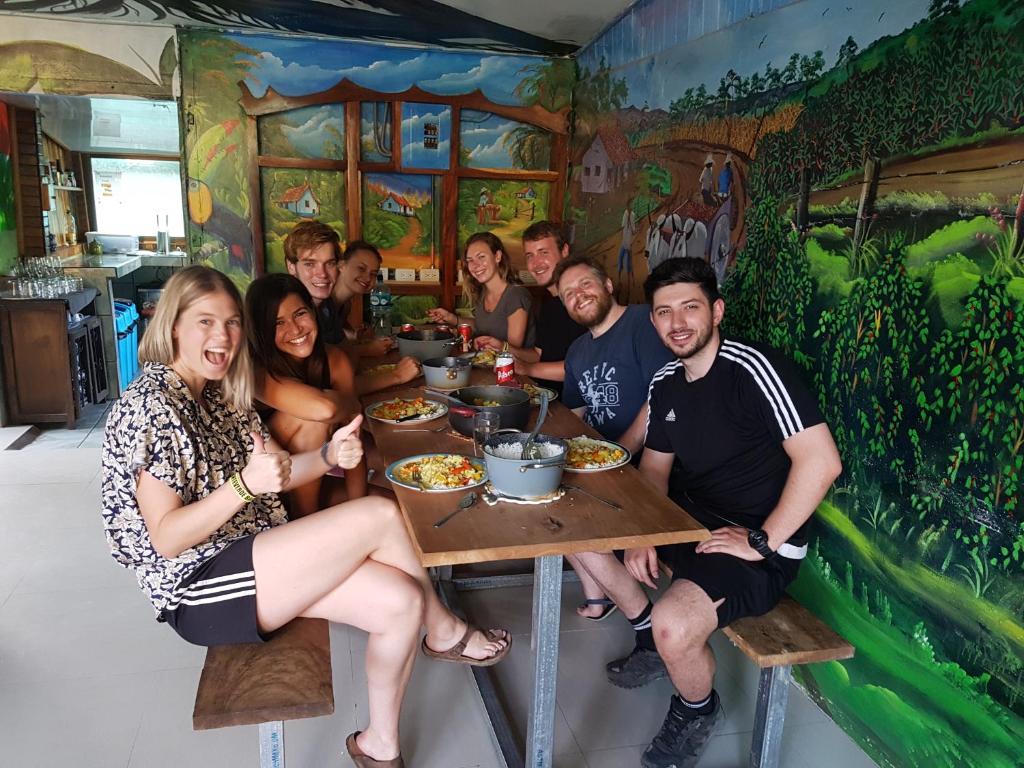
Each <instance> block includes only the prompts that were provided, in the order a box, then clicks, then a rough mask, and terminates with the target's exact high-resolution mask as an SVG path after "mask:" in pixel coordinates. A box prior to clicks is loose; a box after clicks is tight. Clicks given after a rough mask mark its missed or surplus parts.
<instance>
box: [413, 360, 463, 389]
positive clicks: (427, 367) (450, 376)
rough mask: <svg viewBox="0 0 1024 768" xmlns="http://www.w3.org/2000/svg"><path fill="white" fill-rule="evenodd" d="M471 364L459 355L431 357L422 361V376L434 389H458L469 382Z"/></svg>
mask: <svg viewBox="0 0 1024 768" xmlns="http://www.w3.org/2000/svg"><path fill="white" fill-rule="evenodd" d="M472 371H473V366H472V364H471V363H470V361H469V360H466V359H464V358H461V357H433V358H431V359H430V360H424V361H423V377H424V379H426V383H427V386H428V387H433V388H434V389H459V388H460V387H465V386H466V385H467V384H469V375H470V373H472Z"/></svg>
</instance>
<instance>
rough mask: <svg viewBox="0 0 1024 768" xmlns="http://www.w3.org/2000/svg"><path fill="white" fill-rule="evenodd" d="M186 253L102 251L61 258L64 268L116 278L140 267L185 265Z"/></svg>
mask: <svg viewBox="0 0 1024 768" xmlns="http://www.w3.org/2000/svg"><path fill="white" fill-rule="evenodd" d="M188 263H189V258H188V254H186V253H185V252H184V251H171V252H170V253H153V252H152V251H133V252H131V253H104V254H101V255H92V254H88V253H86V254H81V255H79V256H71V257H68V258H66V259H62V260H61V264H62V266H63V267H64V269H65V270H69V271H79V270H89V271H90V272H92V273H93V275H94V276H95V277H107V278H112V279H117V278H120V277H124V276H125V275H128V274H131V273H132V272H134V271H135V270H137V269H139V268H140V267H175V268H178V267H185V266H188Z"/></svg>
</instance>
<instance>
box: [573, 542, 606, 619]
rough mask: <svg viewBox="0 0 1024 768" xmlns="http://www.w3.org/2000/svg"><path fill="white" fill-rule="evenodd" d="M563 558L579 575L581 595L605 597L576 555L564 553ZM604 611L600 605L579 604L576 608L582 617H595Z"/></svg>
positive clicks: (591, 597) (588, 598)
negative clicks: (581, 587) (581, 588)
mask: <svg viewBox="0 0 1024 768" xmlns="http://www.w3.org/2000/svg"><path fill="white" fill-rule="evenodd" d="M565 559H566V560H568V561H569V564H570V565H572V567H573V568H574V569H575V570H576V574H577V575H578V576H579V577H580V584H581V585H582V586H583V597H584V599H586V600H600V599H602V598H604V597H605V593H604V590H603V589H601V585H600V584H598V583H597V581H595V580H594V577H593V576H591V575H590V573H589V572H588V571H587V569H586V568H584V567H583V566H582V564H580V561H579V558H577V557H576V555H566V556H565ZM603 612H604V609H603V608H602V607H601V606H600V605H586V604H584V605H581V606H578V607H577V608H576V613H577V614H579V615H580V616H583V617H584V618H588V619H596V618H597V617H598V616H600V615H601V614H602V613H603Z"/></svg>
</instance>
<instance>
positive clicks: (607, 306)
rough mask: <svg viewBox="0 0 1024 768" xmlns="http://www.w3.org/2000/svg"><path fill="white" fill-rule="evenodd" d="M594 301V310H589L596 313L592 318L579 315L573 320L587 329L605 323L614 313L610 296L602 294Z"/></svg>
mask: <svg viewBox="0 0 1024 768" xmlns="http://www.w3.org/2000/svg"><path fill="white" fill-rule="evenodd" d="M594 301H595V303H594V304H593V309H588V311H590V312H593V313H594V314H593V315H592V316H591V317H584V316H583V315H582V314H578V315H575V316H574V317H573V320H575V321H576V322H577V323H579V324H580V325H582V326H584V327H586V328H593V327H595V326H598V325H600V324H601V323H603V322H604V321H605V318H607V317H608V313H609V312H611V311H612V297H611V295H610V294H608V293H604V292H602V293H599V294H597V295H596V296H595V297H594Z"/></svg>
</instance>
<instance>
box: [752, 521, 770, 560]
mask: <svg viewBox="0 0 1024 768" xmlns="http://www.w3.org/2000/svg"><path fill="white" fill-rule="evenodd" d="M747 544H749V545H750V548H751V549H753V550H754V551H755V552H757V554H759V555H760V556H761V557H763V558H764V559H765V560H767V559H768V558H770V557H774V556H775V550H774V549H772V548H771V547H769V546H768V534H767V533H765V532H764V529H763V528H751V529H750V530H749V531H747Z"/></svg>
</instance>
